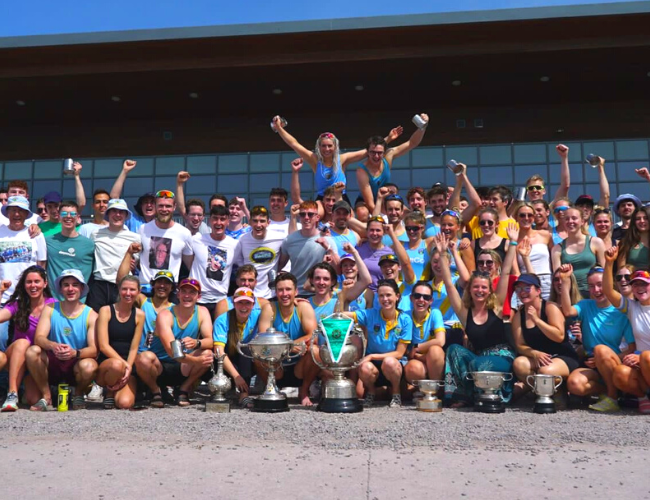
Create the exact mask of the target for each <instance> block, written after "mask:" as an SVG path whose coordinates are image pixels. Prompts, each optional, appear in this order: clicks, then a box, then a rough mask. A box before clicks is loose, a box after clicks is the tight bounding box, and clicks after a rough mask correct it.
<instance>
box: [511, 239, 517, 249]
mask: <svg viewBox="0 0 650 500" xmlns="http://www.w3.org/2000/svg"><path fill="white" fill-rule="evenodd" d="M518 244H519V243H518V242H516V241H512V240H510V246H513V247H516V246H517V245H518Z"/></svg>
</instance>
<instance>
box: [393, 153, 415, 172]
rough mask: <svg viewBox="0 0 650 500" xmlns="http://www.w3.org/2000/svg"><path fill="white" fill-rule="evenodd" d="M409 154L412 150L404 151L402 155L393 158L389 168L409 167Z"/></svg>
mask: <svg viewBox="0 0 650 500" xmlns="http://www.w3.org/2000/svg"><path fill="white" fill-rule="evenodd" d="M411 154H412V152H409V153H406V154H405V155H403V156H398V157H397V158H393V164H392V165H391V168H392V169H393V170H394V169H400V168H409V167H410V166H411V158H410V157H411Z"/></svg>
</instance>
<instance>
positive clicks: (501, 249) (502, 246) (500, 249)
mask: <svg viewBox="0 0 650 500" xmlns="http://www.w3.org/2000/svg"><path fill="white" fill-rule="evenodd" d="M506 243H508V240H507V239H505V238H503V239H502V240H501V243H499V245H498V246H497V247H496V248H489V249H488V250H492V251H494V252H496V254H497V255H498V256H499V257H501V262H503V261H504V260H505V258H506ZM474 245H476V248H475V251H474V261H475V262H476V267H477V268H478V255H479V254H480V253H481V250H484V249H483V248H481V240H480V239H477V240H474Z"/></svg>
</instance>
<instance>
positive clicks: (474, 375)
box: [467, 371, 512, 413]
mask: <svg viewBox="0 0 650 500" xmlns="http://www.w3.org/2000/svg"><path fill="white" fill-rule="evenodd" d="M467 379H468V380H472V381H474V386H475V387H476V388H477V389H480V390H481V393H480V394H479V395H478V396H477V397H476V398H475V401H474V410H475V411H480V412H483V413H503V412H504V411H506V409H505V406H504V404H503V399H502V398H501V396H500V395H499V394H497V391H498V390H499V389H501V386H502V385H503V383H504V382H507V381H508V380H512V373H507V372H488V371H484V372H470V373H468V374H467Z"/></svg>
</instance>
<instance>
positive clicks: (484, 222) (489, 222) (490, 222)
mask: <svg viewBox="0 0 650 500" xmlns="http://www.w3.org/2000/svg"><path fill="white" fill-rule="evenodd" d="M478 225H479V226H487V227H492V226H494V221H493V220H480V221H478Z"/></svg>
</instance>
